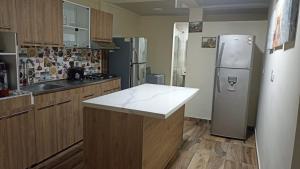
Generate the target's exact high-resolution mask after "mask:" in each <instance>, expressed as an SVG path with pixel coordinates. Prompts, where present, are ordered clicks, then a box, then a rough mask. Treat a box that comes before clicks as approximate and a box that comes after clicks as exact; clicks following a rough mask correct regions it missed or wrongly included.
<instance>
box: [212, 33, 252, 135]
mask: <svg viewBox="0 0 300 169" xmlns="http://www.w3.org/2000/svg"><path fill="white" fill-rule="evenodd" d="M254 38H255V37H254V36H251V35H222V36H219V45H218V52H217V60H216V76H215V90H214V100H213V116H212V129H211V133H212V134H213V135H218V136H224V137H230V138H236V139H246V133H247V122H248V106H249V96H250V94H249V90H250V84H251V83H250V82H251V74H252V69H253V67H252V65H253V50H254V48H253V45H254Z"/></svg>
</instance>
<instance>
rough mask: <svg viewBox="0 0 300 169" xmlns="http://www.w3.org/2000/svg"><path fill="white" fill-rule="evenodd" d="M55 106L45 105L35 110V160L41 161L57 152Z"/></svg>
mask: <svg viewBox="0 0 300 169" xmlns="http://www.w3.org/2000/svg"><path fill="white" fill-rule="evenodd" d="M56 119H57V117H56V106H55V105H52V106H47V107H43V108H39V109H36V111H35V131H36V149H37V161H38V162H39V161H42V160H44V159H46V158H48V157H50V156H51V155H53V154H55V153H57V152H58V143H57V141H58V139H57V122H56Z"/></svg>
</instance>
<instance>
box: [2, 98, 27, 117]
mask: <svg viewBox="0 0 300 169" xmlns="http://www.w3.org/2000/svg"><path fill="white" fill-rule="evenodd" d="M30 105H31V96H30V95H27V96H19V97H14V98H10V99H5V100H1V101H0V107H1V109H0V118H2V117H6V116H9V115H11V114H12V113H13V112H14V111H15V110H18V109H21V108H23V107H27V106H30Z"/></svg>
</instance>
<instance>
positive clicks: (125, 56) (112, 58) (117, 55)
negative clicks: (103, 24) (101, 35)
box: [108, 38, 131, 90]
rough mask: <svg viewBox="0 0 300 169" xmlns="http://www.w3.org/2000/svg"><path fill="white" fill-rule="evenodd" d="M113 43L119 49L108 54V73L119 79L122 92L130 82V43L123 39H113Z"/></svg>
mask: <svg viewBox="0 0 300 169" xmlns="http://www.w3.org/2000/svg"><path fill="white" fill-rule="evenodd" d="M113 41H114V43H115V44H116V45H117V46H119V47H120V49H119V50H114V51H113V52H109V56H108V73H109V74H114V75H118V76H120V77H121V79H122V80H121V88H122V90H123V89H127V88H129V87H130V82H131V81H130V75H131V72H130V71H131V70H130V68H131V66H130V62H131V42H130V41H127V40H126V39H124V38H114V39H113Z"/></svg>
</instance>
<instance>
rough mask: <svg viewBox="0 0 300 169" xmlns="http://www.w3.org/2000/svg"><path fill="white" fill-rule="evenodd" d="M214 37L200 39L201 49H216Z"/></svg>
mask: <svg viewBox="0 0 300 169" xmlns="http://www.w3.org/2000/svg"><path fill="white" fill-rule="evenodd" d="M216 46H217V38H216V37H202V48H216Z"/></svg>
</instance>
